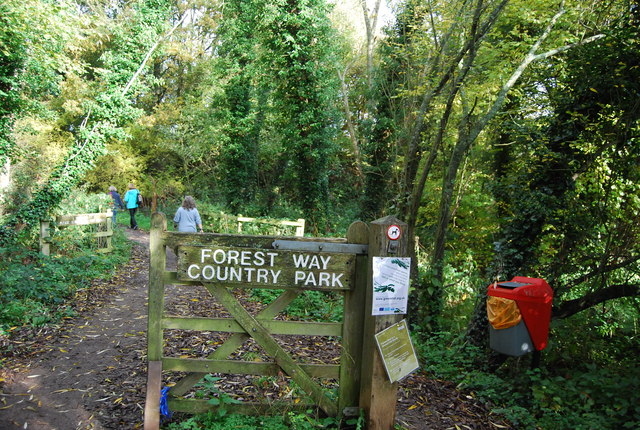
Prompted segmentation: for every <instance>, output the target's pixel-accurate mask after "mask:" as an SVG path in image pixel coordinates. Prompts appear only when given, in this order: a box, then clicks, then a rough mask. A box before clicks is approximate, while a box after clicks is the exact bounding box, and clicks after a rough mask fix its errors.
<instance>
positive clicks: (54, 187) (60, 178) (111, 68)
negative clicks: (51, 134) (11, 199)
mask: <svg viewBox="0 0 640 430" xmlns="http://www.w3.org/2000/svg"><path fill="white" fill-rule="evenodd" d="M169 4H170V2H155V1H149V2H146V1H143V0H139V1H137V2H134V3H133V4H132V5H131V10H130V12H131V13H132V15H133V17H134V18H135V19H127V20H122V21H119V22H118V24H119V25H117V26H116V27H115V28H114V30H113V35H112V40H111V42H112V45H111V49H109V50H106V51H105V52H104V53H103V54H102V55H101V56H100V64H99V65H100V66H101V68H96V69H94V72H95V73H96V74H95V76H94V77H95V78H96V94H95V96H94V97H93V98H92V99H90V100H87V101H86V103H85V110H84V112H85V113H84V114H83V119H82V120H81V122H79V123H76V124H74V125H73V130H74V131H75V144H74V145H73V147H72V148H71V149H70V151H69V153H68V155H67V157H66V159H65V161H64V162H63V163H62V164H60V165H58V166H57V167H56V168H55V169H54V171H53V173H52V174H51V176H50V178H49V179H48V180H47V182H46V183H45V184H44V185H43V186H42V187H41V188H40V189H39V190H38V191H37V192H36V193H35V194H34V196H33V198H32V200H31V201H30V202H29V203H27V204H25V205H24V206H22V207H20V208H19V209H18V211H17V212H16V213H14V214H13V215H12V216H11V217H10V218H9V220H8V222H6V223H5V224H4V225H3V226H2V228H1V229H0V243H4V244H9V243H11V242H12V241H13V240H14V239H15V228H16V226H26V227H27V229H26V231H27V232H28V230H29V229H32V228H34V227H35V226H36V225H37V223H38V222H39V221H40V220H41V219H46V217H48V216H49V215H50V213H51V211H52V210H53V209H55V208H56V207H57V206H58V205H59V203H60V202H61V201H62V199H63V198H64V197H65V195H66V193H68V192H69V190H71V189H72V188H73V187H74V186H76V184H77V183H78V182H79V181H80V180H81V179H82V178H83V177H84V175H85V174H86V173H87V172H88V171H89V170H90V169H91V168H92V167H93V165H94V163H95V161H96V159H97V158H98V157H99V156H101V155H103V154H104V153H105V151H106V143H107V141H109V140H110V139H125V138H126V137H127V133H126V132H125V130H124V129H123V126H124V125H126V124H128V123H129V122H131V121H132V120H134V119H135V118H137V117H139V116H140V114H141V113H142V111H141V110H140V109H139V108H138V107H136V106H135V105H134V102H133V100H132V99H131V98H130V97H131V94H125V88H126V86H125V85H126V84H128V83H129V82H131V83H133V84H135V85H132V86H131V88H132V89H131V90H130V91H131V92H133V95H134V96H135V95H136V94H137V93H138V92H140V91H143V90H144V89H146V88H148V87H147V86H146V85H148V84H143V83H141V82H140V80H133V77H134V76H135V75H134V74H135V72H136V71H137V69H138V67H139V66H140V65H141V63H142V60H143V58H144V57H145V54H146V53H147V51H148V50H149V48H150V47H151V46H153V44H154V43H155V42H156V41H157V40H158V38H159V37H160V33H161V31H163V29H164V28H165V26H166V19H167V15H168V14H169V12H170V8H169V6H168V5H169Z"/></svg>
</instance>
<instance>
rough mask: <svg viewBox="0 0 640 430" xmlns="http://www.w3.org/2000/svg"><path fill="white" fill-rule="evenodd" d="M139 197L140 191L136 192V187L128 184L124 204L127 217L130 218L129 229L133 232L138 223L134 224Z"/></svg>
mask: <svg viewBox="0 0 640 430" xmlns="http://www.w3.org/2000/svg"><path fill="white" fill-rule="evenodd" d="M139 195H140V191H138V189H137V188H136V186H135V185H133V184H129V191H127V192H126V193H125V195H124V203H125V204H126V205H127V209H128V210H129V217H130V218H131V228H132V229H133V230H137V229H138V223H137V222H136V210H137V209H138V196H139Z"/></svg>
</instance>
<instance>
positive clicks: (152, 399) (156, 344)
mask: <svg viewBox="0 0 640 430" xmlns="http://www.w3.org/2000/svg"><path fill="white" fill-rule="evenodd" d="M166 230H167V218H166V217H165V216H164V214H162V213H160V212H156V213H154V214H153V215H152V217H151V234H150V235H149V254H150V261H149V296H148V297H149V299H148V300H149V302H148V303H149V304H148V307H149V310H148V317H147V318H148V328H147V339H148V350H147V365H148V368H147V400H146V403H145V410H144V429H145V430H158V429H159V428H160V391H161V389H162V325H161V324H162V313H163V309H164V279H163V274H164V270H165V267H166V262H167V254H166V246H165V245H164V242H163V240H162V234H163V233H164V232H165V231H166Z"/></svg>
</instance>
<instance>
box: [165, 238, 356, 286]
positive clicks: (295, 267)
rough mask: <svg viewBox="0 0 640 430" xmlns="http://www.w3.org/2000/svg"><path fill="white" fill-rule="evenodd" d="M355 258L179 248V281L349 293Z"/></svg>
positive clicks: (351, 256)
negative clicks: (343, 291) (344, 291)
mask: <svg viewBox="0 0 640 430" xmlns="http://www.w3.org/2000/svg"><path fill="white" fill-rule="evenodd" d="M354 266H355V255H353V254H338V253H325V252H307V251H288V250H276V249H256V248H233V247H224V246H212V247H207V246H179V247H178V273H177V276H178V279H179V280H182V281H200V282H210V283H218V284H225V285H229V286H242V287H250V288H277V289H281V288H282V289H307V290H350V289H352V288H353V285H352V284H353V270H354Z"/></svg>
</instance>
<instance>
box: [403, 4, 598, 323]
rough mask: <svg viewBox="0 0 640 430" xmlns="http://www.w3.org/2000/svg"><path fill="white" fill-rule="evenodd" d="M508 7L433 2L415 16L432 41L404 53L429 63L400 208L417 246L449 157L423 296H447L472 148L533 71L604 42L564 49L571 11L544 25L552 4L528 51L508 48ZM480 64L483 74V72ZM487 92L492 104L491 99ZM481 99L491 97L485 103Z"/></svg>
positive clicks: (530, 30) (420, 82)
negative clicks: (452, 228)
mask: <svg viewBox="0 0 640 430" xmlns="http://www.w3.org/2000/svg"><path fill="white" fill-rule="evenodd" d="M507 4H509V2H508V1H507V0H496V1H484V0H474V1H460V2H447V4H444V3H443V2H433V3H432V4H430V5H421V7H416V13H420V14H421V15H422V16H423V17H424V19H422V20H420V21H419V22H422V23H425V24H423V25H425V26H427V28H426V32H425V34H426V36H424V37H422V38H420V39H416V40H415V41H413V44H412V45H411V46H409V47H405V49H407V48H412V49H413V50H414V52H417V53H421V52H427V53H428V54H427V55H423V54H421V56H420V57H418V58H422V61H423V62H424V63H422V64H421V63H418V64H417V66H419V67H414V69H413V70H414V73H415V78H414V79H413V81H412V82H410V84H411V86H410V87H408V88H407V89H406V91H405V94H406V95H407V97H409V99H410V100H411V99H413V100H416V102H417V106H418V108H417V109H416V110H415V111H414V112H415V114H412V119H411V121H408V124H410V128H408V129H407V132H406V133H404V137H403V138H402V141H401V145H402V147H403V148H404V151H405V157H404V167H403V176H402V183H401V189H400V192H399V195H400V197H401V200H400V202H399V205H400V212H401V215H402V216H403V217H404V218H405V219H406V220H407V223H408V226H409V232H408V234H409V237H410V238H413V237H414V231H415V230H414V229H415V225H416V220H417V214H418V210H419V208H420V206H421V203H422V201H423V197H424V187H425V184H426V181H427V178H428V177H429V176H430V174H431V170H432V167H433V166H434V162H435V161H436V159H437V157H438V156H439V155H442V156H443V157H444V158H443V160H442V161H443V163H444V177H443V182H442V191H441V193H440V199H439V205H440V209H439V214H438V221H437V225H436V230H435V237H434V241H433V248H432V249H433V250H432V254H431V271H432V275H431V276H430V277H429V278H427V284H428V285H427V284H425V285H424V286H422V287H424V288H422V289H423V290H424V289H426V287H427V286H430V285H435V286H436V289H437V290H438V291H441V286H442V285H443V282H442V280H443V266H444V257H445V244H446V240H447V231H448V228H449V223H450V220H451V205H452V201H453V194H454V190H455V188H456V187H455V184H456V180H457V177H458V172H459V169H460V166H461V165H462V162H463V160H464V159H465V157H466V155H467V153H468V151H469V149H470V148H471V145H472V144H473V143H474V142H476V141H477V139H478V136H479V135H480V133H481V132H482V131H483V130H484V129H485V128H486V127H487V125H488V124H489V123H490V121H491V120H492V119H493V118H494V117H495V115H496V114H497V113H498V112H499V111H500V109H501V108H502V106H503V104H504V102H505V100H506V96H507V94H508V93H509V91H510V90H511V89H512V88H513V86H514V85H515V83H516V82H517V81H518V80H519V79H520V77H521V76H522V74H523V73H524V71H525V70H526V69H527V68H528V67H529V66H530V65H531V64H532V63H534V62H536V61H541V60H543V59H546V58H549V57H550V56H552V55H556V54H558V53H560V52H563V51H566V50H568V49H570V48H571V47H572V46H576V45H578V44H581V43H586V42H589V41H591V40H594V39H597V38H598V37H600V36H598V35H588V36H593V37H585V36H584V35H583V36H579V37H578V39H577V40H578V42H575V43H570V44H564V40H566V39H564V38H565V37H566V35H565V33H564V32H557V31H555V29H556V28H557V27H558V26H559V21H560V18H561V17H562V16H563V15H564V14H565V12H566V10H565V8H564V3H563V4H562V5H561V7H560V9H559V10H555V13H554V14H551V15H548V18H543V15H544V14H545V13H549V11H550V9H551V10H552V7H550V5H547V4H546V3H545V4H544V6H548V7H545V8H539V11H536V12H535V14H534V15H538V16H536V19H538V21H537V22H536V21H533V20H532V17H528V18H527V19H528V20H529V21H528V22H527V26H528V27H527V29H526V37H523V38H522V41H521V43H518V44H507V43H503V42H502V41H501V40H500V39H498V38H497V37H499V36H498V34H500V31H498V32H496V30H495V28H496V25H497V24H498V23H503V22H504V20H500V19H501V17H502V16H503V15H504V13H505V7H506V6H507ZM538 6H541V5H537V7H538ZM572 6H574V5H572ZM511 7H512V9H509V14H508V16H514V15H513V14H515V15H517V16H519V15H522V13H521V11H522V10H530V9H529V7H530V5H529V4H527V3H525V2H519V1H512V2H511ZM531 13H533V12H531ZM545 22H546V24H545V25H541V23H545ZM498 30H501V29H499V28H498ZM554 31H555V32H554ZM492 32H493V33H492ZM556 34H558V35H559V36H560V37H558V36H556ZM574 40H575V39H574ZM554 44H555V46H554ZM505 46H509V54H508V55H506V56H505V57H498V56H495V55H494V53H495V51H496V50H497V51H500V50H503V49H504V48H503V47H505ZM514 48H515V49H514ZM518 56H520V58H519V59H518V58H517V57H518ZM479 62H481V63H482V65H483V67H478V64H479ZM505 67H508V69H510V70H511V72H510V75H509V76H504V70H505ZM491 68H495V69H493V70H494V72H493V73H491V72H489V70H491ZM487 91H488V92H489V93H490V94H493V96H491V97H486V92H487ZM482 92H485V95H483V96H482V97H481V94H482ZM423 298H424V299H428V296H427V295H425V296H423ZM419 312H420V313H421V314H422V315H421V316H420V319H428V316H429V306H428V300H425V301H424V302H422V303H421V306H420V311H419Z"/></svg>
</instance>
